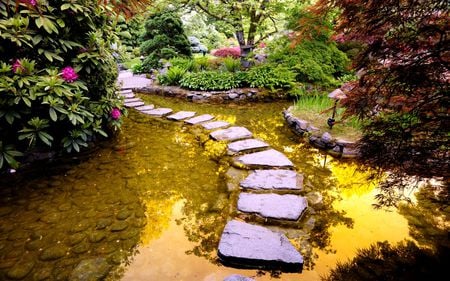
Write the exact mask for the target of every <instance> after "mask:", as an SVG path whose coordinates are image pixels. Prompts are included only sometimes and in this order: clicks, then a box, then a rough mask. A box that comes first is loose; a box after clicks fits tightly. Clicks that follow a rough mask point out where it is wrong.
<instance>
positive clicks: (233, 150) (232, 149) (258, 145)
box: [228, 139, 269, 155]
mask: <svg viewBox="0 0 450 281" xmlns="http://www.w3.org/2000/svg"><path fill="white" fill-rule="evenodd" d="M267 147H269V145H268V144H267V143H265V142H263V141H262V140H258V139H247V140H241V141H235V142H232V143H230V144H228V154H229V155H233V154H237V153H240V152H243V151H247V150H254V149H262V148H267Z"/></svg>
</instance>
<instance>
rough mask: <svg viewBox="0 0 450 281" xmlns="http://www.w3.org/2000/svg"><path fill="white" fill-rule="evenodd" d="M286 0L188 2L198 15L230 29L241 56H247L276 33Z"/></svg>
mask: <svg viewBox="0 0 450 281" xmlns="http://www.w3.org/2000/svg"><path fill="white" fill-rule="evenodd" d="M293 2H294V1H289V0H236V1H229V0H218V1H215V0H191V1H189V4H190V5H193V6H194V7H195V8H197V10H199V11H200V12H203V13H205V14H206V15H208V16H209V17H210V18H212V19H214V20H216V21H219V22H221V23H223V24H225V25H226V26H228V27H230V28H231V29H232V30H233V31H234V34H235V36H236V39H237V41H238V42H239V46H240V49H241V56H242V57H246V56H247V54H248V53H249V52H250V51H251V50H252V49H253V48H254V46H255V45H256V44H258V43H259V42H260V41H262V40H264V39H267V38H268V37H269V36H270V35H272V34H274V33H276V32H278V24H279V23H280V20H281V19H282V17H283V15H284V12H285V10H286V8H287V6H288V4H293Z"/></svg>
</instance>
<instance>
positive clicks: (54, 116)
mask: <svg viewBox="0 0 450 281" xmlns="http://www.w3.org/2000/svg"><path fill="white" fill-rule="evenodd" d="M48 113H49V114H50V119H52V121H53V122H56V120H58V115H57V114H56V111H55V109H53V108H50V109H49V110H48Z"/></svg>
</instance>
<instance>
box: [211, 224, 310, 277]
mask: <svg viewBox="0 0 450 281" xmlns="http://www.w3.org/2000/svg"><path fill="white" fill-rule="evenodd" d="M218 256H219V257H220V259H221V260H222V262H223V263H224V264H227V265H232V266H237V267H248V268H264V269H276V270H283V271H287V272H301V271H302V267H303V257H302V255H301V254H300V253H299V252H298V251H297V250H296V249H295V248H294V246H293V245H292V244H291V243H290V242H289V240H288V239H287V238H286V236H285V235H284V234H281V233H277V232H273V231H271V230H269V229H267V228H265V227H262V226H257V225H252V224H248V223H245V222H240V221H237V220H232V221H230V222H228V223H227V225H226V226H225V229H224V231H223V233H222V237H221V238H220V242H219V249H218Z"/></svg>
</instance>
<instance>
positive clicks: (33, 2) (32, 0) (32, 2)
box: [28, 0, 37, 6]
mask: <svg viewBox="0 0 450 281" xmlns="http://www.w3.org/2000/svg"><path fill="white" fill-rule="evenodd" d="M28 3H29V4H30V5H32V6H36V4H37V3H36V0H28Z"/></svg>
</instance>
